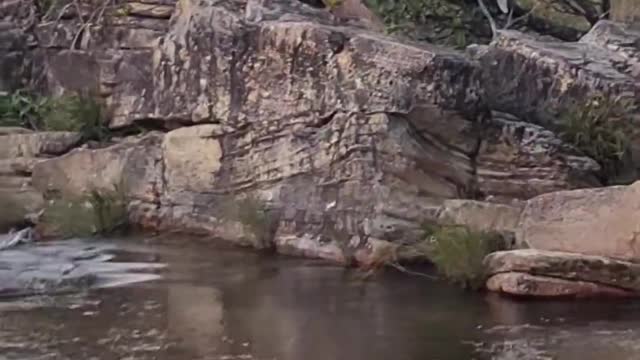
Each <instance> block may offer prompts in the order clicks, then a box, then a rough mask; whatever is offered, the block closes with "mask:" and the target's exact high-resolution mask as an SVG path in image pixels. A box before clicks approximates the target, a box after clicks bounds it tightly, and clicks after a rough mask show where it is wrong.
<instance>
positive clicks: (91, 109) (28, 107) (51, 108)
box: [0, 90, 110, 142]
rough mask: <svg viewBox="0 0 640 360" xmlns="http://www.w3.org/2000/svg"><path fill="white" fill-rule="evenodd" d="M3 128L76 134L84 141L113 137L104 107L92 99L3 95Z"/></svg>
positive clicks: (0, 118)
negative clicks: (74, 132) (73, 132)
mask: <svg viewBox="0 0 640 360" xmlns="http://www.w3.org/2000/svg"><path fill="white" fill-rule="evenodd" d="M0 126H21V127H25V128H29V129H33V130H39V131H77V132H80V133H81V134H82V136H83V138H84V140H94V141H100V142H102V141H106V140H108V139H109V137H110V131H109V128H108V127H107V126H106V125H105V120H104V117H103V113H102V106H101V105H100V104H99V103H98V102H97V101H96V99H95V98H94V97H92V96H88V95H80V94H69V95H63V96H60V97H43V96H36V95H31V94H28V93H27V92H25V91H22V90H21V91H17V92H15V93H13V94H4V95H2V94H0Z"/></svg>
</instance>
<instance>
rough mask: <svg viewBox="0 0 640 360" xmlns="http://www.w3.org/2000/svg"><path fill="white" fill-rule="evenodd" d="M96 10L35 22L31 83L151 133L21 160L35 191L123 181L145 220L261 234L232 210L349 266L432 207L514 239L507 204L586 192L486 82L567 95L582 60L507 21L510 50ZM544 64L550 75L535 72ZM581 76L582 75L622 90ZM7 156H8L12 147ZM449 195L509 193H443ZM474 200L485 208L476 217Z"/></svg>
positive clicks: (353, 30)
mask: <svg viewBox="0 0 640 360" xmlns="http://www.w3.org/2000/svg"><path fill="white" fill-rule="evenodd" d="M86 11H88V13H91V12H92V11H95V9H87V10H86ZM106 14H107V16H109V19H111V20H113V21H109V22H97V23H96V24H93V25H90V26H89V29H83V33H82V34H83V35H82V36H80V37H78V36H77V35H78V31H79V29H80V24H79V20H78V17H77V14H75V15H74V14H62V15H63V16H61V18H60V21H59V22H48V23H47V22H42V23H39V24H37V25H36V26H35V30H34V33H35V35H36V37H37V39H38V46H37V48H36V49H35V50H34V51H33V56H34V58H35V59H36V62H37V64H36V65H37V66H36V67H35V68H36V69H39V70H40V71H41V72H40V73H38V74H35V75H36V76H34V78H36V79H38V85H39V86H40V87H42V88H43V89H46V90H48V91H49V92H50V93H54V94H57V93H61V92H64V91H72V90H78V89H85V88H96V89H98V90H99V94H100V95H101V96H102V97H103V98H104V99H105V101H106V104H107V108H108V112H109V114H110V115H112V116H111V123H110V125H111V127H112V128H130V127H134V126H138V125H139V126H143V127H144V128H147V129H149V128H153V129H158V130H161V131H162V132H153V133H151V134H147V135H145V136H139V137H130V138H126V139H124V140H122V141H120V142H119V143H118V144H115V145H112V146H109V147H105V148H101V149H90V148H87V147H83V148H79V149H76V150H73V151H71V152H68V150H69V148H67V147H64V148H63V149H59V150H60V151H58V149H57V150H56V151H55V153H53V152H52V151H49V150H47V151H44V152H46V153H51V154H50V155H61V156H58V157H55V158H52V159H48V160H46V161H42V162H41V161H38V162H37V163H34V164H32V165H30V164H26V165H25V166H24V167H23V168H26V169H28V170H29V171H28V172H29V173H30V172H31V168H32V169H33V170H32V171H33V177H32V178H33V182H34V185H35V186H36V188H37V189H38V190H39V191H41V192H42V193H44V194H46V195H47V196H58V195H59V194H69V195H80V194H82V193H86V192H87V191H89V190H92V189H96V188H97V189H104V188H110V187H112V186H114V184H121V183H122V184H125V186H127V192H128V194H129V196H130V198H131V200H132V204H131V210H132V212H131V217H132V219H133V220H134V222H138V223H141V224H143V225H145V226H148V227H152V228H154V229H160V230H183V231H192V232H201V233H205V234H208V235H213V236H218V237H222V238H226V239H231V240H234V241H236V242H239V243H243V244H252V245H255V244H256V239H258V238H259V239H262V238H263V237H264V234H256V233H255V232H256V231H255V229H256V228H259V226H256V224H247V220H246V218H247V217H246V216H244V215H246V213H250V215H251V213H253V212H255V214H253V215H255V216H253V217H254V218H257V219H261V220H260V221H263V222H264V221H266V220H264V217H265V216H268V217H269V219H268V221H266V222H268V223H269V224H271V223H272V222H273V223H275V227H274V228H272V227H271V226H268V228H269V239H268V242H269V243H270V244H268V245H269V246H275V247H276V248H277V249H279V250H280V251H282V252H287V253H298V254H304V255H309V256H319V257H325V258H331V259H334V260H341V261H347V260H348V259H349V258H351V257H357V253H358V250H360V249H364V248H367V247H371V244H373V243H374V242H375V243H376V244H380V241H381V242H387V243H394V242H395V243H398V242H411V241H413V240H416V239H418V238H419V237H420V235H421V230H420V224H421V223H422V222H423V221H425V220H438V219H439V217H441V216H445V215H443V214H446V217H447V219H448V220H447V221H455V222H460V223H465V222H466V223H469V224H475V225H478V226H480V225H481V224H478V223H482V222H483V221H487V222H489V224H485V225H487V226H489V227H493V228H496V229H498V228H499V229H500V230H501V231H503V230H504V231H511V229H513V227H514V226H513V224H514V222H515V220H514V219H515V217H516V214H517V213H519V210H518V209H517V203H518V202H519V201H521V200H526V199H529V198H532V197H535V196H537V195H540V194H543V193H547V192H552V191H557V190H563V189H573V188H582V187H590V186H599V185H601V182H600V178H599V176H598V175H599V171H600V169H599V166H598V164H597V163H596V162H595V161H593V160H592V159H589V158H588V157H585V156H583V155H582V154H581V153H580V152H579V151H577V150H576V149H574V148H572V147H571V146H570V145H568V144H566V143H564V142H563V141H562V140H561V139H560V138H559V137H558V136H557V135H556V134H554V133H553V132H552V131H549V130H547V129H545V128H544V127H542V126H539V125H534V124H531V123H529V122H525V121H526V120H531V119H529V118H528V117H527V116H528V114H529V112H528V111H527V109H529V107H530V105H531V104H530V103H529V102H527V101H529V100H528V99H529V98H528V97H526V96H524V97H521V98H518V101H520V100H522V101H523V102H522V104H523V106H521V107H519V106H513V107H511V108H509V107H507V106H503V105H504V104H503V103H501V102H492V101H487V99H490V98H491V97H490V96H488V95H491V96H498V95H499V94H498V93H495V87H496V86H498V87H499V86H501V85H500V81H505V79H510V80H513V79H519V80H522V81H524V83H522V84H518V86H517V87H516V88H514V89H511V88H508V87H504V88H501V90H506V91H508V92H509V95H510V96H511V95H512V96H515V97H519V96H521V95H523V94H524V95H527V94H529V95H531V94H533V95H535V96H536V97H540V96H542V97H544V98H545V99H547V100H550V101H552V100H553V101H555V100H557V99H555V98H554V97H553V96H554V94H555V93H553V92H550V93H546V92H545V91H546V90H548V89H549V88H548V87H545V86H546V85H544V84H543V85H544V86H543V85H540V86H538V85H539V84H540V83H539V82H537V81H538V80H537V79H538V76H539V75H540V74H541V73H544V74H547V72H550V74H549V76H548V77H547V78H553V80H552V81H555V82H554V83H553V84H554V86H556V85H557V87H558V89H560V90H562V91H565V90H566V91H567V93H566V94H565V93H562V94H561V95H562V96H564V97H568V96H569V94H578V93H577V92H575V91H573V90H571V91H569V90H567V89H565V88H564V85H562V84H560V83H559V82H558V81H560V80H561V79H568V80H567V81H566V82H565V83H566V84H565V83H563V84H565V85H567V84H568V85H567V86H569V85H571V84H573V83H572V82H571V81H572V80H571V79H572V78H571V76H573V72H571V71H569V70H570V69H574V68H575V67H578V66H579V65H578V64H574V63H571V64H568V63H567V61H566V56H565V55H567V54H568V53H567V52H566V51H565V50H562V51H560V50H558V51H556V50H554V49H555V48H554V47H555V46H556V45H548V44H546V45H547V46H550V48H549V49H547V48H544V46H545V44H544V43H540V42H535V41H533V40H529V39H528V38H527V37H525V36H523V35H521V34H516V33H508V34H510V36H511V38H512V39H513V41H514V42H509V41H507V40H504V41H503V40H499V41H497V42H496V43H495V44H494V45H493V46H492V47H491V48H490V49H489V50H488V51H485V52H483V53H482V54H480V55H479V57H478V58H477V59H470V58H469V57H467V56H465V55H464V54H461V53H458V52H455V51H449V50H444V49H439V48H435V47H432V46H429V45H416V44H407V43H402V42H399V41H397V40H394V39H391V38H389V37H386V36H384V35H381V34H379V33H374V32H371V31H369V30H367V29H366V26H360V25H359V24H357V23H355V22H348V23H347V22H344V21H342V20H340V19H336V17H335V16H334V15H332V14H331V13H329V12H328V11H325V10H321V9H316V8H312V7H309V6H306V5H304V4H302V3H300V2H297V1H285V0H225V1H222V0H181V1H180V2H179V3H178V4H177V5H176V4H175V2H173V1H170V0H163V1H140V2H133V1H122V2H118V5H117V6H116V7H115V8H109V9H108V10H106ZM169 16H171V18H170V20H169ZM505 36H506V35H505ZM603 36H604V35H603ZM503 39H506V38H503ZM516 44H519V45H517V46H516ZM534 45H535V46H537V48H536V47H535V46H534ZM563 46H564V47H563V49H569V48H571V46H569V45H566V46H565V45H563ZM572 46H573V45H572ZM580 46H581V45H576V46H574V48H579V47H580ZM543 48H544V49H546V50H544V51H541V52H536V51H533V50H532V49H543ZM574 50H575V49H574ZM567 51H568V50H567ZM607 51H609V50H606V49H605V48H604V47H601V48H599V50H597V51H596V54H600V52H603V53H607V54H608V52H607ZM569 53H570V54H573V55H575V51H574V52H569ZM540 54H541V55H540ZM567 56H568V55H567ZM603 56H604V55H603ZM516 58H517V59H519V60H518V61H520V59H521V58H522V59H523V60H522V61H523V62H527V61H529V63H528V64H529V65H527V66H523V67H520V66H519V64H521V63H518V62H517V61H515V62H514V61H512V60H510V59H516ZM527 59H528V60H527ZM554 61H555V63H558V64H561V65H562V66H558V67H557V73H553V72H551V70H545V69H542V65H544V64H546V63H548V62H554ZM567 64H568V65H567ZM522 69H524V73H523V74H524V75H523V76H524V77H522V76H520V75H522V74H520V70H522ZM598 69H600V68H598ZM591 70H592V69H591V68H590V67H588V66H587V67H584V71H586V73H587V74H589V76H590V78H589V79H587V80H585V81H586V83H588V84H595V83H597V82H598V81H600V82H604V83H606V84H614V85H616V86H618V85H620V86H621V88H622V85H625V86H627V85H628V81H627V80H629V79H628V76H627V75H620V74H617V75H616V74H614V75H616V76H611V77H610V78H609V75H610V74H609V73H608V72H605V71H600V72H597V71H591ZM497 72H500V74H499V75H497ZM492 76H493V77H496V79H493V78H491V79H490V80H491V81H488V80H487V78H488V77H492ZM547 78H544V77H543V78H542V79H543V80H542V82H544V81H546V80H544V79H547ZM579 80H580V81H582V80H583V79H582V77H580V79H579ZM605 80H606V81H605ZM563 81H564V80H563ZM560 82H562V81H560ZM571 86H573V85H571ZM571 86H569V87H571ZM576 86H577V87H580V86H578V85H576ZM612 86H613V85H612ZM629 86H630V87H631V88H635V84H632V85H629ZM594 87H595V85H594ZM580 89H582V87H580ZM560 90H558V91H560ZM582 94H583V93H579V94H578V95H582ZM503 98H504V99H508V96H503ZM504 99H503V100H504ZM505 103H506V102H505ZM493 109H501V110H509V111H510V112H511V113H513V114H517V115H519V116H514V115H512V114H509V113H506V112H498V111H491V110H493ZM37 136H39V135H37ZM14 148H15V147H13V146H12V147H10V149H11V151H13V152H15V153H12V155H11V157H12V158H16V159H17V157H25V156H27V155H25V154H26V153H25V152H24V151H23V152H19V153H18V152H16V150H13V149H14ZM29 149H32V148H31V147H30V148H29ZM38 149H40V148H38ZM38 151H40V150H38ZM38 151H36V150H29V153H30V154H31V153H36V152H38ZM40 152H43V151H40ZM16 162H18V161H17V160H16ZM14 166H18V165H14V164H9V165H7V167H8V168H12V167H14ZM1 169H3V167H0V170H1ZM56 194H57V195H56ZM460 198H462V199H474V200H487V201H493V202H499V203H512V202H515V203H516V205H514V206H515V207H514V208H511V207H508V206H507V205H504V206H503V205H479V206H478V207H476V205H477V204H474V205H472V206H469V207H468V206H467V205H464V206H461V207H460V206H459V207H456V206H451V205H452V204H451V203H447V202H445V201H446V200H449V199H460ZM247 199H249V200H250V201H248V200H247ZM237 204H245V205H244V206H245V209H244V213H245V214H244V215H243V216H238V215H237V214H242V211H241V210H243V209H238V205H237ZM247 204H249V205H250V206H249V205H247ZM478 204H480V203H478ZM230 207H231V208H233V211H229V209H230ZM476 208H478V209H481V211H483V212H484V211H485V210H486V211H487V214H486V217H487V218H490V219H494V220H482V218H483V217H482V216H483V215H478V216H477V218H474V216H476V214H475V213H473V212H472V213H469V212H470V210H469V209H476ZM443 209H445V210H447V211H444V210H443ZM491 209H492V210H491ZM493 210H496V212H495V213H494V214H495V215H492V213H491V211H493ZM465 211H466V214H467V215H465ZM473 211H475V210H473ZM230 213H232V214H236V215H233V216H230V215H229V214H230ZM234 216H235V218H233V217H234ZM251 217H252V216H249V218H251ZM501 217H504V219H502V218H501ZM443 221H444V220H443ZM251 229H254V230H251ZM261 243H262V241H261ZM385 244H386V243H385ZM263 245H264V244H263Z"/></svg>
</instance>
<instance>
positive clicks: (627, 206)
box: [516, 182, 640, 260]
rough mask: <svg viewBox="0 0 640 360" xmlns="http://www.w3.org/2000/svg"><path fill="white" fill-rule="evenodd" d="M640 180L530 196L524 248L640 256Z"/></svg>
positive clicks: (521, 236) (521, 235)
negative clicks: (639, 219) (531, 197)
mask: <svg viewBox="0 0 640 360" xmlns="http://www.w3.org/2000/svg"><path fill="white" fill-rule="evenodd" d="M639 199H640V182H636V183H635V184H633V185H629V186H613V187H606V188H595V189H581V190H573V191H559V192H554V193H550V194H544V195H540V196H538V197H535V198H533V199H531V200H529V201H527V203H526V206H525V208H524V212H523V213H522V217H521V220H520V222H519V225H518V231H517V234H516V235H517V240H518V242H519V243H520V245H521V246H523V247H530V248H533V249H539V250H553V251H565V252H579V253H582V254H587V255H599V256H607V257H612V258H619V259H626V260H638V259H639V258H640V243H638V241H637V237H638V233H639V232H640V229H639V228H638V226H639V225H638V221H637V219H636V216H637V214H638V212H639V211H640V200H639Z"/></svg>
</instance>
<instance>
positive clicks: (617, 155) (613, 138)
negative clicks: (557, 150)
mask: <svg viewBox="0 0 640 360" xmlns="http://www.w3.org/2000/svg"><path fill="white" fill-rule="evenodd" d="M634 109H635V107H634V105H633V103H632V102H631V101H630V100H625V99H621V98H611V97H608V96H603V95H599V96H595V97H593V98H591V99H590V100H589V101H587V102H586V103H584V104H575V103H574V104H571V105H570V106H569V108H568V109H567V110H566V111H565V112H563V113H562V114H561V115H560V136H561V137H562V139H563V140H564V141H566V142H567V143H569V144H571V145H573V146H575V147H576V148H577V149H579V150H580V151H582V152H583V153H584V154H585V155H587V156H589V157H591V158H592V159H594V160H596V161H597V162H598V163H600V164H601V165H602V167H603V170H604V172H605V173H606V174H611V173H616V172H617V170H618V168H619V165H620V162H621V160H622V159H623V158H624V156H625V155H626V154H627V153H628V151H629V149H630V145H631V144H630V143H631V140H630V139H631V136H632V134H633V127H632V123H631V119H630V114H631V113H632V112H633V111H634Z"/></svg>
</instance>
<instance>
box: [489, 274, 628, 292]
mask: <svg viewBox="0 0 640 360" xmlns="http://www.w3.org/2000/svg"><path fill="white" fill-rule="evenodd" d="M487 289H488V290H490V291H495V292H499V293H503V294H508V295H513V296H525V297H539V298H593V297H638V296H640V294H639V293H637V292H633V291H629V290H625V289H620V288H616V287H612V286H607V285H603V284H598V283H593V282H587V281H571V280H565V279H559V278H554V277H549V276H537V275H531V274H526V273H519V272H508V273H501V274H496V275H493V276H491V277H490V278H489V279H488V280H487Z"/></svg>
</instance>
